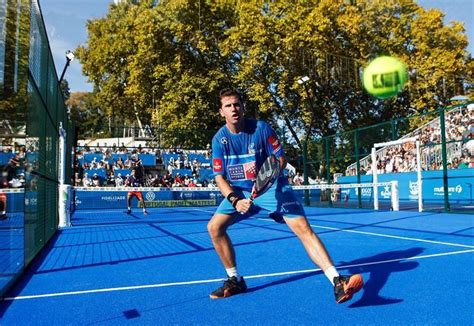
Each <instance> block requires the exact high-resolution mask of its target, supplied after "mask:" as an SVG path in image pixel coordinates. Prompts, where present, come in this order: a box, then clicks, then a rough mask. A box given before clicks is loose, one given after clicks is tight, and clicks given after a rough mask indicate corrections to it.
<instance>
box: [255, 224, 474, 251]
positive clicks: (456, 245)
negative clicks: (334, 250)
mask: <svg viewBox="0 0 474 326" xmlns="http://www.w3.org/2000/svg"><path fill="white" fill-rule="evenodd" d="M257 219H258V220H263V221H273V220H272V219H269V218H257ZM310 225H311V226H312V227H314V228H318V229H326V230H334V231H341V232H348V233H357V234H365V235H373V236H376V237H383V238H392V239H400V240H409V241H417V242H427V243H434V244H441V245H445V246H453V247H461V248H474V246H470V245H463V244H459V243H451V242H442V241H434V240H425V239H418V238H408V237H400V236H397V235H389V234H383V233H374V232H366V231H356V230H347V229H341V228H333V227H329V226H322V225H314V224H310ZM419 232H423V231H419Z"/></svg>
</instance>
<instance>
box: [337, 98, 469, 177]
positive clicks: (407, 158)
mask: <svg viewBox="0 0 474 326" xmlns="http://www.w3.org/2000/svg"><path fill="white" fill-rule="evenodd" d="M445 127H446V142H447V149H448V151H449V155H448V162H447V168H448V169H462V168H474V146H473V145H474V105H469V106H467V107H461V108H458V109H455V110H452V111H449V112H447V113H446V115H445ZM414 136H418V139H419V140H420V147H421V167H422V169H423V170H439V169H442V168H443V165H442V155H441V145H440V144H441V126H440V122H439V119H436V120H434V121H432V122H430V123H428V124H426V125H425V126H423V127H421V128H419V129H417V130H415V131H414V132H412V133H410V134H409V135H407V137H414ZM416 169H417V162H416V148H415V144H414V143H413V142H407V143H404V144H402V145H396V146H390V147H387V148H383V149H381V150H379V151H378V152H377V173H378V174H383V173H399V172H410V171H416ZM356 174H357V173H356V167H355V164H352V165H351V166H350V167H349V168H348V170H347V171H346V175H356ZM361 174H372V163H371V159H370V157H368V158H366V159H363V160H361Z"/></svg>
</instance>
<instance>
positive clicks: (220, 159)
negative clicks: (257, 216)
mask: <svg viewBox="0 0 474 326" xmlns="http://www.w3.org/2000/svg"><path fill="white" fill-rule="evenodd" d="M212 170H213V172H214V179H215V181H216V185H217V187H218V188H219V190H220V191H221V193H222V196H224V197H225V198H227V200H229V201H230V202H231V203H232V205H233V206H234V207H235V209H236V210H237V211H238V212H240V213H246V212H247V211H248V210H249V209H250V206H251V205H252V202H251V201H250V200H249V199H246V198H238V199H237V200H236V199H232V198H233V197H232V196H229V195H231V194H234V189H233V188H232V185H231V184H230V183H229V181H228V180H227V179H226V167H225V160H224V154H223V152H222V148H221V146H220V144H219V142H218V140H217V139H216V138H214V139H213V140H212ZM235 200H236V201H235Z"/></svg>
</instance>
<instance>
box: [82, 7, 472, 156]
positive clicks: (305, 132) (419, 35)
mask: <svg viewBox="0 0 474 326" xmlns="http://www.w3.org/2000/svg"><path fill="white" fill-rule="evenodd" d="M88 31H89V41H88V44H87V46H84V47H80V48H79V49H78V51H77V52H78V57H79V59H80V60H81V62H82V63H83V67H84V71H85V73H86V74H87V75H88V76H89V78H90V79H91V80H92V81H93V82H94V83H95V85H96V88H97V101H98V103H99V105H100V106H101V107H103V108H104V109H105V113H106V115H107V116H109V117H111V118H112V119H113V120H114V122H116V123H117V122H120V123H126V122H127V121H128V122H130V121H132V120H135V119H136V117H137V116H139V117H142V118H143V119H146V120H150V121H153V123H154V124H155V126H157V127H158V128H159V129H161V130H162V136H163V137H164V139H165V143H166V144H169V145H176V144H181V145H184V144H186V145H187V146H202V145H203V144H204V143H207V142H208V141H209V138H210V134H212V132H214V131H215V130H216V129H217V128H218V127H219V126H220V124H221V123H222V122H221V119H220V117H219V114H218V110H217V104H216V100H215V99H216V98H217V92H218V90H219V89H221V88H223V87H225V86H237V87H239V88H241V89H242V90H244V92H245V93H246V94H247V96H248V101H247V102H248V103H247V110H248V114H249V115H253V116H255V117H261V118H265V119H268V120H270V122H271V123H272V124H273V125H274V126H281V125H282V124H284V125H285V128H286V130H288V133H289V135H291V136H290V137H289V138H290V141H291V142H292V143H294V144H296V145H297V146H298V147H299V148H300V149H301V142H302V141H310V140H311V139H314V138H320V137H322V136H324V135H328V134H334V133H336V132H340V134H341V137H342V138H341V142H340V144H342V143H345V142H347V141H348V139H346V138H345V137H346V136H342V135H343V133H341V131H343V130H347V129H352V128H356V127H360V126H365V125H368V124H373V123H374V122H378V121H384V120H389V119H392V118H398V117H403V116H406V115H407V114H409V112H411V111H410V110H413V109H414V110H415V111H416V112H422V111H423V110H426V108H433V107H437V106H439V105H445V104H447V101H448V99H449V98H450V97H452V96H453V95H457V94H459V93H460V92H463V91H464V88H463V85H465V84H472V72H470V71H469V69H468V67H469V65H471V66H472V59H471V58H470V57H469V56H468V54H467V52H466V46H467V37H466V35H465V31H464V28H463V26H462V24H460V23H456V22H453V23H450V24H449V25H444V24H443V14H442V13H441V12H440V11H438V10H428V11H426V10H424V9H423V8H421V7H420V6H418V5H417V4H416V3H415V2H414V1H413V0H398V1H390V2H387V1H382V0H370V1H369V0H360V1H357V2H355V1H350V2H339V1H331V0H307V1H297V0H288V1H262V0H251V1H233V0H220V1H205V0H199V1H192V0H167V1H160V2H158V3H157V4H156V3H154V1H140V2H137V3H136V4H132V3H130V2H123V3H120V4H119V5H111V7H110V11H109V13H108V15H107V16H106V17H104V18H101V19H97V20H92V21H90V22H89V24H88ZM382 54H388V55H394V56H397V57H399V58H401V59H402V60H403V61H404V62H405V63H406V64H407V66H408V67H409V71H410V76H411V78H410V82H409V83H408V86H407V88H406V89H405V90H404V91H403V92H401V93H400V94H399V95H398V96H397V97H394V98H392V99H389V100H384V101H382V100H378V99H375V98H373V97H372V96H369V95H368V94H367V93H366V92H365V91H364V90H363V88H362V86H361V82H360V75H361V72H362V70H363V67H364V66H365V65H366V64H367V63H368V62H369V61H370V60H371V59H373V58H375V57H376V56H378V55H382ZM303 76H308V77H309V78H310V80H309V81H308V82H307V83H306V84H304V85H303V86H302V85H300V84H298V82H297V81H298V80H299V79H300V78H301V77H303ZM196 130H198V131H196ZM203 130H207V131H209V133H205V132H202V131H203ZM183 135H184V136H183ZM190 135H192V136H190ZM375 136H376V135H375ZM347 137H350V136H347Z"/></svg>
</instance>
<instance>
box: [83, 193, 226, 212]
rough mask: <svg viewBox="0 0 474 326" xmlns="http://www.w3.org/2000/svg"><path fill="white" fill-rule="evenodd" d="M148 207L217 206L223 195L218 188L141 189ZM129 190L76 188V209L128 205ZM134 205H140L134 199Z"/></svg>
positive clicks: (113, 207)
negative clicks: (207, 189) (200, 189)
mask: <svg viewBox="0 0 474 326" xmlns="http://www.w3.org/2000/svg"><path fill="white" fill-rule="evenodd" d="M140 193H141V194H142V196H143V199H144V201H145V203H146V206H147V207H183V206H215V205H218V204H219V203H220V202H221V201H222V199H223V197H222V194H221V193H220V191H219V190H218V189H216V190H215V191H211V190H209V191H197V190H189V191H186V190H179V191H176V190H175V191H172V190H170V189H166V188H162V189H161V190H144V191H140ZM127 194H128V192H127V191H123V190H115V191H114V190H100V191H97V190H95V189H94V190H91V191H88V190H74V198H75V209H76V210H79V209H115V208H124V207H126V206H127ZM132 203H133V204H134V205H139V203H138V201H137V200H136V199H133V201H132Z"/></svg>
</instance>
